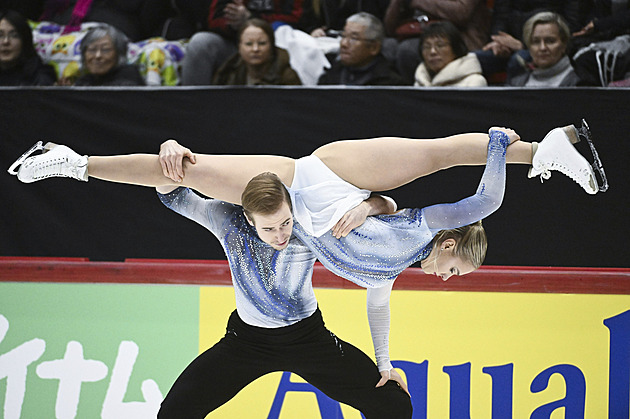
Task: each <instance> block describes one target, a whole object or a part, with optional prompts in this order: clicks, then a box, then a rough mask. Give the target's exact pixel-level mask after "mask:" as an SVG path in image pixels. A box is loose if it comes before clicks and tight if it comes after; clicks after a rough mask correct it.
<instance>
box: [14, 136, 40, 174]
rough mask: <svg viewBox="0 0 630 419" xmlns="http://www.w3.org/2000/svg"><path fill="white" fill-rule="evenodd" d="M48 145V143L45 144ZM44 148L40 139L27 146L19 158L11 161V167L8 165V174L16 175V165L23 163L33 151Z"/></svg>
mask: <svg viewBox="0 0 630 419" xmlns="http://www.w3.org/2000/svg"><path fill="white" fill-rule="evenodd" d="M46 145H48V144H46ZM43 149H44V145H43V143H42V142H41V141H38V142H36V143H35V145H34V146H33V147H31V148H29V149H28V150H27V151H26V153H24V154H22V155H21V156H20V158H18V159H17V160H16V161H15V162H13V164H12V165H11V167H9V170H8V172H9V173H10V174H12V175H13V176H17V174H18V172H17V170H16V169H17V168H18V166H20V165H21V164H22V163H24V161H25V160H26V159H27V158H28V157H29V156H30V155H31V154H33V153H34V152H36V151H39V150H43Z"/></svg>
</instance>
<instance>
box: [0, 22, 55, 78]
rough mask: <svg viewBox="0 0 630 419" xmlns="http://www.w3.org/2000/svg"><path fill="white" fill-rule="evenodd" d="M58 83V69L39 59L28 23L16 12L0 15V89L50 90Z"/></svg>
mask: <svg viewBox="0 0 630 419" xmlns="http://www.w3.org/2000/svg"><path fill="white" fill-rule="evenodd" d="M56 79H57V75H56V73H55V69H54V68H53V67H52V66H51V65H49V64H44V63H43V62H42V59H41V58H40V57H39V55H37V52H36V51H35V47H34V46H33V34H32V32H31V28H30V26H29V25H28V22H27V21H26V19H25V18H24V17H23V16H22V15H21V14H19V13H18V12H16V11H14V10H2V11H0V85H2V86H50V85H53V84H54V83H55V81H56Z"/></svg>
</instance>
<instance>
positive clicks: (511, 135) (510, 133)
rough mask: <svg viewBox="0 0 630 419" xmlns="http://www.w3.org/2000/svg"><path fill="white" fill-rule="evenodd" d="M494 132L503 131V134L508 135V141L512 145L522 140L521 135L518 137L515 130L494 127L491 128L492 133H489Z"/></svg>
mask: <svg viewBox="0 0 630 419" xmlns="http://www.w3.org/2000/svg"><path fill="white" fill-rule="evenodd" d="M492 131H501V132H504V133H506V134H507V136H508V139H509V140H510V144H512V143H514V142H516V141H518V140H520V139H521V136H520V135H518V134H517V133H516V131H514V130H513V129H511V128H504V127H492V128H490V131H489V132H492Z"/></svg>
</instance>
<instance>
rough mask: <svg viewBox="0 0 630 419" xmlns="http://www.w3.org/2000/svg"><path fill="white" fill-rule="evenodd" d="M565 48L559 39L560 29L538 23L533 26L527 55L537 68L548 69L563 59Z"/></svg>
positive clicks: (552, 24) (555, 26)
mask: <svg viewBox="0 0 630 419" xmlns="http://www.w3.org/2000/svg"><path fill="white" fill-rule="evenodd" d="M566 49H567V46H566V44H565V43H564V42H562V38H560V29H559V28H558V25H556V24H555V23H539V24H538V25H536V26H534V30H533V31H532V39H531V43H530V46H529V53H530V54H531V55H532V61H533V62H534V65H535V66H536V67H538V68H549V67H551V66H553V65H554V64H556V63H557V62H558V61H560V60H561V59H562V57H564V53H565V51H566Z"/></svg>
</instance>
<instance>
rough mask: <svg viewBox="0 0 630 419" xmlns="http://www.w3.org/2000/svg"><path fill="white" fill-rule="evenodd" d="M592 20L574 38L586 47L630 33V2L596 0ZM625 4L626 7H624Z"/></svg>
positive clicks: (574, 34) (575, 33)
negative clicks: (589, 44) (595, 42)
mask: <svg viewBox="0 0 630 419" xmlns="http://www.w3.org/2000/svg"><path fill="white" fill-rule="evenodd" d="M594 3H595V4H594V8H593V14H594V15H593V17H592V19H591V20H590V21H589V22H588V23H587V24H586V25H585V26H584V27H583V28H582V29H580V30H579V31H577V32H574V33H573V36H574V37H576V38H578V39H579V40H580V41H582V40H583V41H582V42H580V44H582V45H584V44H586V43H590V42H593V41H604V40H610V39H613V38H615V37H617V36H619V35H623V34H627V33H629V32H630V2H628V1H626V2H615V1H613V0H595V2H594ZM624 3H625V5H624Z"/></svg>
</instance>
